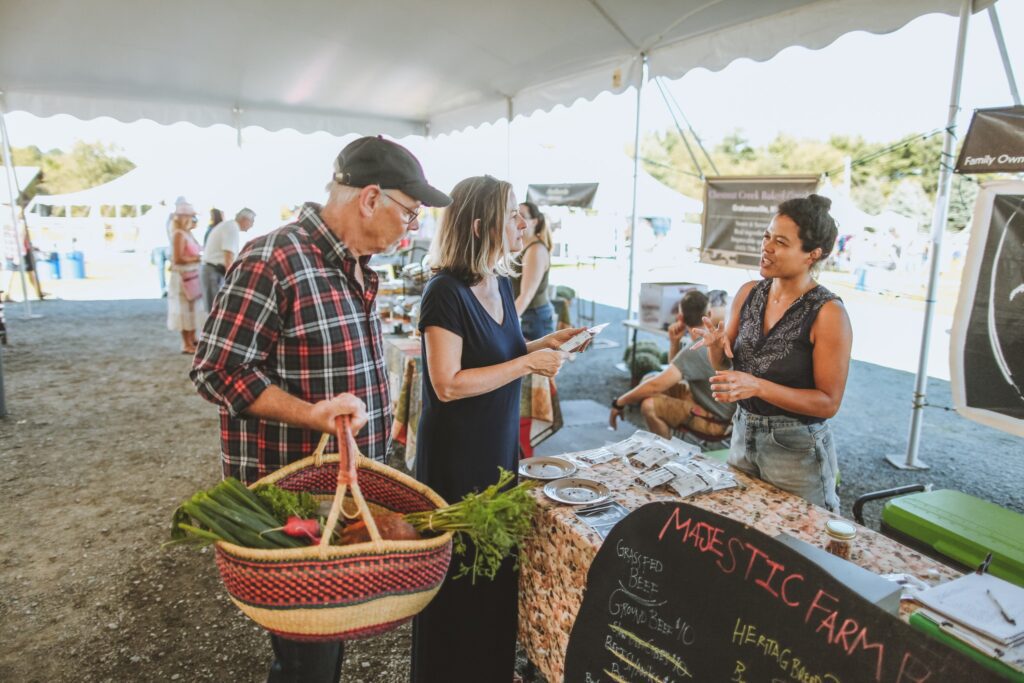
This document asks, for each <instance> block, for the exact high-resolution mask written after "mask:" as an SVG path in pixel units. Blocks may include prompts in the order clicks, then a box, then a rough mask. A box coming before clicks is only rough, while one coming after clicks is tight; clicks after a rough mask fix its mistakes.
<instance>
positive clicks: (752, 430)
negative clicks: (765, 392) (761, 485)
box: [729, 407, 839, 512]
mask: <svg viewBox="0 0 1024 683" xmlns="http://www.w3.org/2000/svg"><path fill="white" fill-rule="evenodd" d="M729 464H730V465H732V466H733V467H735V468H737V469H739V470H742V471H744V472H746V473H747V474H750V475H751V476H754V477H757V478H759V479H762V480H764V481H766V482H768V483H769V484H772V485H773V486H776V487H778V488H780V489H782V490H783V491H788V492H789V493H792V494H793V495H795V496H800V497H801V498H803V499H805V500H808V501H810V502H812V503H814V504H815V505H819V506H821V507H823V508H826V509H828V510H831V511H832V512H839V495H838V494H837V493H836V476H837V474H838V472H839V464H838V463H837V461H836V448H835V444H834V442H833V439H832V430H831V429H829V426H828V423H827V422H819V423H816V424H804V423H803V422H801V421H799V420H796V419H793V418H791V417H786V416H782V415H773V416H765V415H754V414H752V413H749V412H747V411H746V410H744V409H743V408H742V407H737V409H736V417H735V418H734V420H733V428H732V448H731V449H730V450H729Z"/></svg>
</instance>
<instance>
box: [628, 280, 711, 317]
mask: <svg viewBox="0 0 1024 683" xmlns="http://www.w3.org/2000/svg"><path fill="white" fill-rule="evenodd" d="M691 289H697V290H700V291H702V292H705V293H707V291H708V288H707V285H701V284H697V283H696V282H644V283H642V284H641V285H640V322H641V323H643V324H644V325H654V326H656V327H660V328H662V329H667V328H668V326H669V325H671V324H672V323H673V322H675V319H676V312H677V311H678V306H679V302H680V301H681V300H682V298H683V295H684V294H686V293H687V292H688V291H690V290H691Z"/></svg>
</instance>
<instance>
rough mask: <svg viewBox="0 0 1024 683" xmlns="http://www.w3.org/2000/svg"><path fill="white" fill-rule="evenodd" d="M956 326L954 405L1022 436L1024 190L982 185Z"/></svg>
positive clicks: (1013, 184) (1006, 184)
mask: <svg viewBox="0 0 1024 683" xmlns="http://www.w3.org/2000/svg"><path fill="white" fill-rule="evenodd" d="M971 226H972V227H971V243H970V246H969V248H968V252H967V259H966V261H965V263H964V272H963V276H962V280H961V284H960V298H959V300H958V302H957V307H956V314H955V316H954V318H953V335H952V339H951V344H950V354H951V358H950V368H951V370H952V377H951V380H952V382H951V384H952V390H953V402H954V404H955V405H956V409H957V412H959V413H960V414H962V415H963V416H964V417H968V418H970V419H972V420H976V421H978V422H981V423H982V424H987V425H989V426H991V427H996V428H998V429H1002V430H1004V431H1007V432H1010V433H1011V434H1016V435H1018V436H1024V183H1022V182H1019V181H996V182H991V183H985V184H983V185H982V188H981V191H980V192H979V193H978V199H977V203H976V204H975V209H974V218H973V220H972V221H971Z"/></svg>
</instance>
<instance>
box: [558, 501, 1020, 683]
mask: <svg viewBox="0 0 1024 683" xmlns="http://www.w3.org/2000/svg"><path fill="white" fill-rule="evenodd" d="M997 680H1002V679H1001V678H1000V677H999V676H998V675H997V674H995V673H994V672H991V671H988V670H987V669H985V668H983V667H981V666H980V665H979V664H977V663H975V662H973V661H971V660H969V659H968V658H967V657H965V656H964V655H962V654H960V653H959V652H957V651H955V650H952V649H950V648H948V647H946V646H944V645H942V644H940V643H937V642H935V641H932V640H930V639H928V638H927V637H925V636H924V635H922V634H920V633H918V632H916V631H914V630H913V629H912V628H911V627H910V626H908V625H907V624H905V623H903V622H902V621H901V620H900V619H899V618H897V617H895V616H892V615H891V614H889V613H887V612H885V611H884V610H882V609H880V608H879V607H876V606H875V605H872V604H871V603H869V602H868V601H866V600H864V599H863V598H861V597H860V596H858V595H857V594H855V593H854V592H853V591H852V590H850V589H849V588H847V587H846V586H845V585H843V584H841V583H840V582H839V581H838V580H836V579H835V578H833V577H832V576H831V575H830V574H828V573H826V572H825V571H824V570H823V569H821V568H820V567H818V566H817V565H816V564H814V563H813V562H811V561H810V560H808V559H807V558H805V557H804V556H803V555H801V554H799V553H798V552H797V551H795V550H793V549H792V548H790V547H788V546H786V545H784V544H782V543H781V542H779V541H776V540H775V539H773V538H770V537H768V536H766V535H764V534H762V533H761V532H759V531H757V530H756V529H753V528H751V527H748V526H746V525H744V524H741V523H739V522H736V521H733V520H731V519H728V518H726V517H722V516H720V515H716V514H713V513H710V512H707V511H705V510H702V509H700V508H697V507H694V506H692V505H688V504H686V503H668V502H664V503H650V504H648V505H645V506H644V507H642V508H640V509H639V510H636V511H635V512H633V513H632V514H630V515H629V516H628V517H626V518H625V519H624V520H622V521H621V522H619V524H618V525H616V527H615V528H614V529H613V530H612V533H611V534H610V535H609V536H608V538H607V539H605V541H604V543H603V544H602V546H601V549H600V551H598V554H597V557H596V558H595V559H594V563H593V564H592V565H591V567H590V572H589V574H588V575H587V586H586V592H585V593H584V597H583V605H582V607H581V608H580V612H579V615H578V616H577V618H576V623H575V624H574V625H573V628H572V633H571V635H570V638H569V647H568V651H567V652H566V662H565V681H566V683H599V682H600V683H622V682H623V681H628V682H630V683H633V682H636V681H660V682H661V683H682V682H683V681H738V682H750V683H762V682H765V681H780V682H781V681H806V682H812V681H813V682H815V683H868V682H874V683H923V682H924V681H928V682H929V683H938V682H939V681H970V683H982V682H983V681H984V682H987V681H997Z"/></svg>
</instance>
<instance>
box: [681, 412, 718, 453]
mask: <svg viewBox="0 0 1024 683" xmlns="http://www.w3.org/2000/svg"><path fill="white" fill-rule="evenodd" d="M690 415H691V416H693V417H699V418H702V419H704V420H706V421H707V422H710V423H712V424H716V425H722V426H724V427H726V430H725V431H724V432H722V433H721V434H706V433H704V432H700V431H697V430H695V429H690V428H688V427H684V426H679V427H676V428H675V429H673V430H672V435H673V436H676V437H678V438H680V439H682V440H683V441H686V442H688V443H692V444H693V445H695V446H698V447H699V448H700V449H701V450H702V451H708V450H711V449H712V447H714V446H718V447H721V448H729V445H730V442H731V438H732V421H731V420H721V419H719V418H717V417H714V416H713V415H698V414H697V413H696V412H694V411H693V410H691V411H690Z"/></svg>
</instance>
